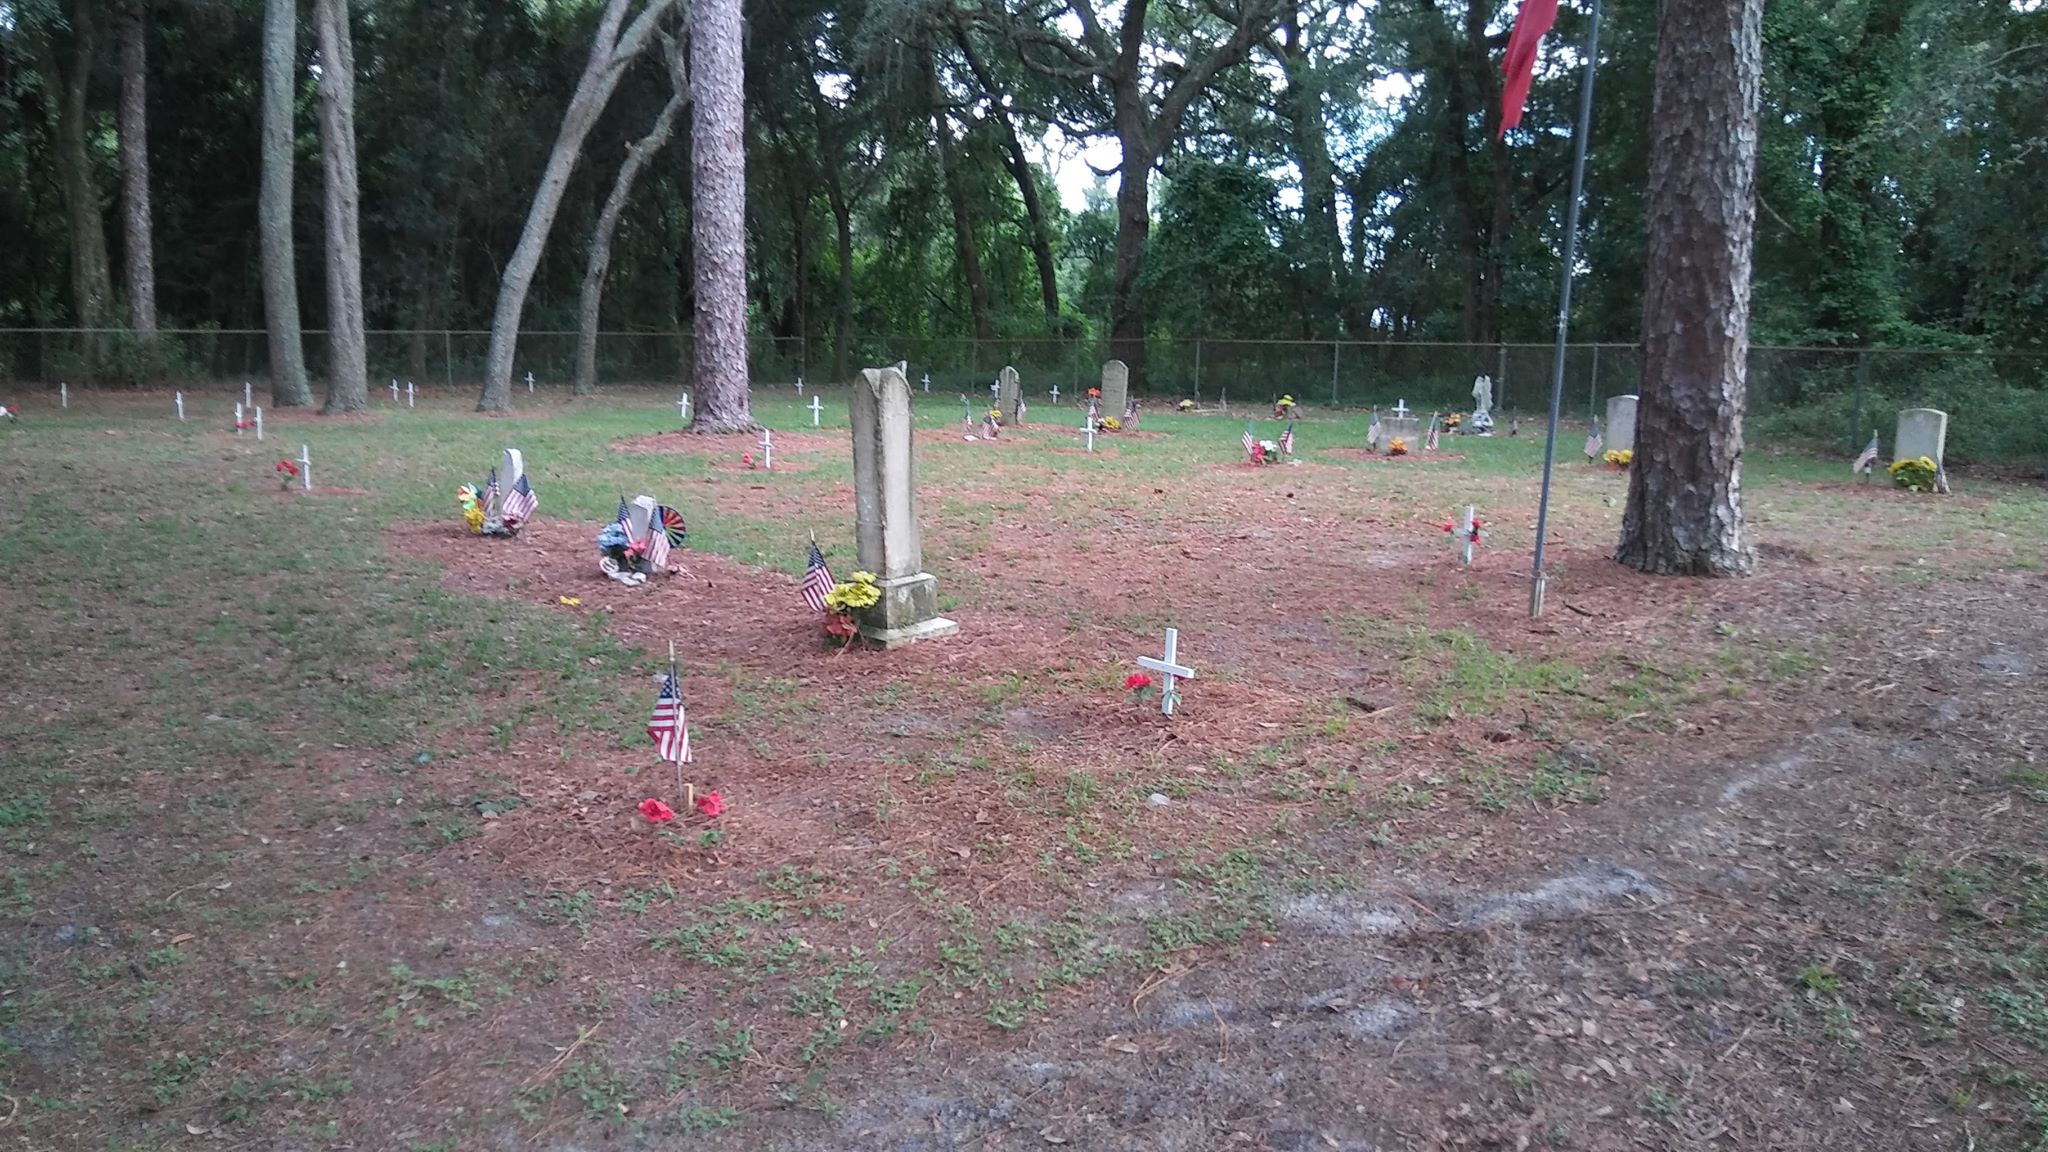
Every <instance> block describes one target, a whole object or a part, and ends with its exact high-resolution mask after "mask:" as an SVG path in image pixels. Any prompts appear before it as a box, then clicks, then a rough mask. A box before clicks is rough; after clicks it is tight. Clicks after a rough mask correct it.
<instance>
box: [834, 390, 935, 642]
mask: <svg viewBox="0 0 2048 1152" xmlns="http://www.w3.org/2000/svg"><path fill="white" fill-rule="evenodd" d="M851 416H852V424H853V511H854V539H855V542H856V543H857V544H858V545H859V550H860V565H861V567H862V568H865V569H867V570H868V571H870V572H873V573H875V575H876V577H877V580H878V582H879V583H880V585H881V589H882V598H881V599H880V600H879V601H877V602H876V603H875V605H874V607H872V608H865V609H862V610H860V612H859V613H858V614H857V615H858V618H859V621H860V633H861V636H862V637H864V638H865V639H866V640H867V641H868V642H869V643H871V644H875V645H877V646H879V647H882V648H893V647H896V646H898V645H901V644H908V643H911V642H913V641H917V640H929V639H933V638H935V637H939V636H951V635H952V634H954V633H955V632H958V631H959V630H960V626H959V625H958V624H955V623H954V622H953V621H951V620H948V619H946V618H944V617H942V616H940V615H939V608H938V588H939V581H938V578H937V577H934V576H933V575H932V574H931V573H929V572H926V571H924V554H923V549H922V544H921V541H920V539H919V536H918V528H917V480H916V476H915V474H914V467H913V463H912V453H911V428H912V420H911V413H910V381H909V380H908V379H906V378H905V377H904V374H903V369H902V368H901V367H900V366H898V367H890V368H867V369H863V370H862V372H861V379H860V380H859V382H857V383H856V384H855V385H854V386H853V402H852V413H851Z"/></svg>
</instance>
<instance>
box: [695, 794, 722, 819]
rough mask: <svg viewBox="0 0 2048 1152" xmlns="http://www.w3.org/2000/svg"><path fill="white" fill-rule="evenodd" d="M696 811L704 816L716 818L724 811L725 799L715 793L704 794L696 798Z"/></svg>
mask: <svg viewBox="0 0 2048 1152" xmlns="http://www.w3.org/2000/svg"><path fill="white" fill-rule="evenodd" d="M697 811H699V812H702V813H703V814H705V815H706V816H716V815H718V814H719V813H721V812H723V811H725V797H723V796H720V795H719V794H718V793H716V792H706V793H705V794H703V795H702V796H699V797H697Z"/></svg>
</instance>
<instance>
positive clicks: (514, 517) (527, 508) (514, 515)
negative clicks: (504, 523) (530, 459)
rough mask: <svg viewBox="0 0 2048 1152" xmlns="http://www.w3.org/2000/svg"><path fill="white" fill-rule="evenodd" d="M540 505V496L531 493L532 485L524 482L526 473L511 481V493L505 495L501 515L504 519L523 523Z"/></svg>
mask: <svg viewBox="0 0 2048 1152" xmlns="http://www.w3.org/2000/svg"><path fill="white" fill-rule="evenodd" d="M539 507H540V497H538V496H535V495H534V494H533V485H531V484H528V483H527V482H526V473H524V472H521V473H520V474H519V479H517V480H514V481H513V482H512V493H511V495H509V496H506V497H505V507H504V509H503V510H502V516H503V518H504V519H506V520H510V521H514V522H517V523H521V524H523V523H525V522H526V521H527V520H528V519H530V518H532V516H533V513H534V510H535V509H537V508H539Z"/></svg>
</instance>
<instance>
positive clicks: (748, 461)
mask: <svg viewBox="0 0 2048 1152" xmlns="http://www.w3.org/2000/svg"><path fill="white" fill-rule="evenodd" d="M740 463H742V464H745V465H746V466H747V467H749V468H752V467H753V466H754V454H753V453H752V452H742V453H740Z"/></svg>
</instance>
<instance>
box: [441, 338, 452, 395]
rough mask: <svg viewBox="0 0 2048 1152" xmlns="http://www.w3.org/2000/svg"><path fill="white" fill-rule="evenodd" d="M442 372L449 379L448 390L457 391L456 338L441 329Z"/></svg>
mask: <svg viewBox="0 0 2048 1152" xmlns="http://www.w3.org/2000/svg"><path fill="white" fill-rule="evenodd" d="M441 370H442V372H443V373H445V374H446V375H447V377H448V390H449V391H450V392H453V391H454V390H455V338H454V337H452V336H450V335H449V334H448V330H447V329H446V328H443V329H441Z"/></svg>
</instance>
